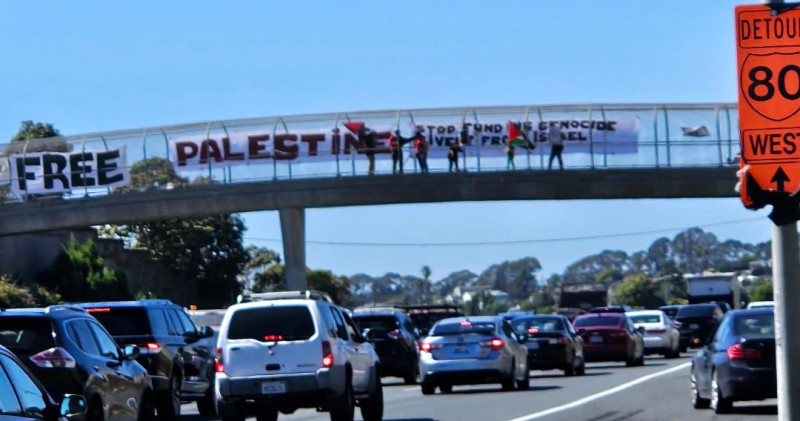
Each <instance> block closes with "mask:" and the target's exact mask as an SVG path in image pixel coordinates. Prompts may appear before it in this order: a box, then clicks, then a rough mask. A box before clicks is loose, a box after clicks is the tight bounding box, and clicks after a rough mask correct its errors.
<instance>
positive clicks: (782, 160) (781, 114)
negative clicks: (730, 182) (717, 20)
mask: <svg viewBox="0 0 800 421" xmlns="http://www.w3.org/2000/svg"><path fill="white" fill-rule="evenodd" d="M794 6H795V5H779V6H772V7H771V6H769V5H746V6H738V7H737V8H736V52H737V63H738V76H739V78H738V81H739V130H740V132H739V136H740V146H741V159H740V166H741V167H745V166H746V165H747V166H748V167H747V170H746V171H744V175H743V177H744V180H743V182H742V188H741V189H740V193H741V197H742V202H743V203H744V204H745V206H747V207H749V208H760V207H763V206H764V205H766V204H773V205H774V206H775V205H779V204H780V206H786V205H787V199H788V198H789V197H790V195H792V194H794V193H796V192H797V191H798V190H800V9H798V8H795V7H794Z"/></svg>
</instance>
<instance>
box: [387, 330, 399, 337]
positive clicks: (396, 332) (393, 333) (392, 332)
mask: <svg viewBox="0 0 800 421" xmlns="http://www.w3.org/2000/svg"><path fill="white" fill-rule="evenodd" d="M386 336H388V337H390V338H392V339H400V330H399V329H395V330H392V331H390V332H386Z"/></svg>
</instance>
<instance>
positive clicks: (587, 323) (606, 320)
mask: <svg viewBox="0 0 800 421" xmlns="http://www.w3.org/2000/svg"><path fill="white" fill-rule="evenodd" d="M621 321H622V317H613V316H590V317H583V318H580V319H577V320H575V327H593V326H619V324H620V322H621Z"/></svg>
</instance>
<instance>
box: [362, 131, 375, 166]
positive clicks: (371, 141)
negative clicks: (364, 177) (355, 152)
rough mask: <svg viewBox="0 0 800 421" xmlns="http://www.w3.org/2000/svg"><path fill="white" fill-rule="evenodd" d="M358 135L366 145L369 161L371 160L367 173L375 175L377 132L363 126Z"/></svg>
mask: <svg viewBox="0 0 800 421" xmlns="http://www.w3.org/2000/svg"><path fill="white" fill-rule="evenodd" d="M358 137H359V140H360V141H361V142H362V143H363V145H364V149H365V154H366V155H367V161H369V169H368V170H367V174H369V175H375V147H376V143H375V132H374V131H373V130H372V129H370V128H369V127H367V126H362V127H361V130H359V131H358Z"/></svg>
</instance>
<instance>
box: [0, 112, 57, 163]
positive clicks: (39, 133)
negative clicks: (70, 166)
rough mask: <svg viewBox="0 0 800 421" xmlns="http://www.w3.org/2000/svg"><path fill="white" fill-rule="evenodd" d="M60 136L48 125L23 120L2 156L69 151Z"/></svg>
mask: <svg viewBox="0 0 800 421" xmlns="http://www.w3.org/2000/svg"><path fill="white" fill-rule="evenodd" d="M60 136H61V135H60V134H59V133H58V130H56V129H55V128H54V127H53V125H52V124H50V123H39V122H36V123H34V122H33V121H31V120H25V121H23V122H22V123H20V127H19V130H18V131H17V133H16V134H15V135H14V136H13V137H12V138H11V144H9V145H8V147H6V149H5V150H4V151H3V155H4V156H8V155H11V154H15V153H23V152H43V151H50V152H67V151H69V144H68V143H67V142H66V141H65V140H64V139H63V138H61V137H60ZM37 139H44V140H37ZM26 143H27V144H28V147H27V148H25V144H26Z"/></svg>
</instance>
